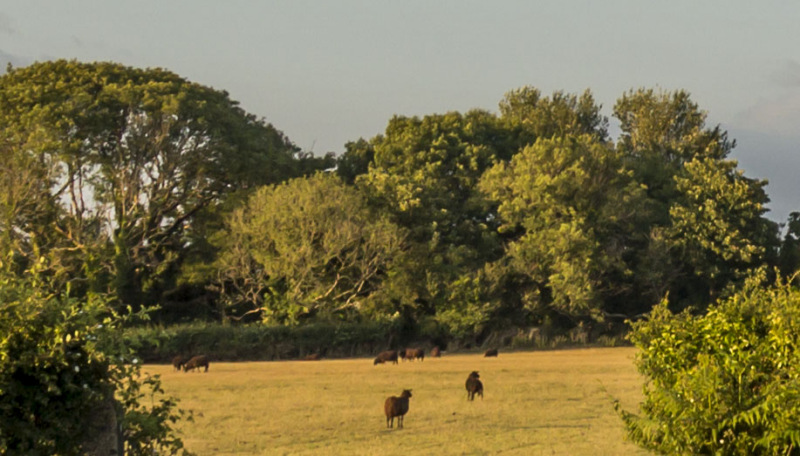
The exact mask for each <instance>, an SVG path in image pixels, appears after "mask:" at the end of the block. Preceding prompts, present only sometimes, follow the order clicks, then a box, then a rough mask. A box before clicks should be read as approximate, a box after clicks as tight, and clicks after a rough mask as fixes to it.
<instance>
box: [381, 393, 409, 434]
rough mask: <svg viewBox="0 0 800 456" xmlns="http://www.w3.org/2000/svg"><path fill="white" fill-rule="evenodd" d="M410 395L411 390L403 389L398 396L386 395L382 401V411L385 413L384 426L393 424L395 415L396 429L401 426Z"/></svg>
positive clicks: (388, 426)
mask: <svg viewBox="0 0 800 456" xmlns="http://www.w3.org/2000/svg"><path fill="white" fill-rule="evenodd" d="M410 397H411V390H403V392H402V393H401V394H400V397H397V396H392V397H387V398H386V402H384V403H383V411H384V413H386V427H387V428H392V427H393V426H394V417H397V429H401V428H402V427H403V417H404V416H405V414H406V413H407V412H408V399H409V398H410Z"/></svg>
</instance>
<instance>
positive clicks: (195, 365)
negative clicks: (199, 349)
mask: <svg viewBox="0 0 800 456" xmlns="http://www.w3.org/2000/svg"><path fill="white" fill-rule="evenodd" d="M201 367H205V368H206V370H205V372H208V358H207V357H206V356H205V355H197V356H194V357H192V359H190V360H189V361H186V364H184V365H183V371H184V372H189V371H190V370H191V371H193V370H195V369H197V371H198V372H199V371H200V368H201Z"/></svg>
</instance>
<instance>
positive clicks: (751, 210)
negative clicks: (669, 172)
mask: <svg viewBox="0 0 800 456" xmlns="http://www.w3.org/2000/svg"><path fill="white" fill-rule="evenodd" d="M684 170H685V172H684V173H683V174H682V175H679V176H676V177H675V181H676V189H677V191H678V193H679V194H680V195H681V196H680V197H679V198H676V200H675V201H674V202H673V204H672V206H671V208H670V217H671V219H672V226H671V227H670V228H669V230H668V232H669V235H670V236H671V237H672V238H673V242H674V244H675V246H676V248H677V249H678V250H679V252H680V255H681V256H682V258H683V259H684V261H685V262H686V263H688V264H690V265H691V267H692V269H693V271H694V274H696V275H697V276H699V277H701V278H702V280H703V281H705V282H706V283H708V284H709V287H710V288H711V289H712V291H713V290H714V288H717V290H719V287H720V286H723V285H725V284H727V283H729V282H730V281H731V280H733V279H738V278H740V277H741V276H742V275H743V274H744V272H745V271H746V270H748V269H749V268H751V267H754V266H758V265H760V264H763V260H764V257H765V255H766V251H767V248H768V247H769V246H770V239H771V238H774V237H776V235H775V233H774V232H772V230H774V229H775V226H774V223H771V222H769V221H767V220H766V219H765V218H763V214H764V213H765V212H766V208H765V207H764V206H765V204H766V203H767V202H768V201H769V199H768V198H767V196H766V193H765V192H764V186H765V185H766V182H765V181H758V180H753V179H748V178H746V177H744V175H743V173H742V171H740V170H736V162H733V161H725V160H711V159H704V160H699V159H695V160H692V161H690V162H686V163H685V164H684Z"/></svg>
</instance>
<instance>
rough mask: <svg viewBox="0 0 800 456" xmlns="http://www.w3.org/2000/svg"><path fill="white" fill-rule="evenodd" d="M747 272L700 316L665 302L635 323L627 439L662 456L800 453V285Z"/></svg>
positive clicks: (626, 413) (627, 414)
mask: <svg viewBox="0 0 800 456" xmlns="http://www.w3.org/2000/svg"><path fill="white" fill-rule="evenodd" d="M761 281H762V280H761V279H760V278H755V277H754V278H751V279H750V280H748V282H747V284H746V286H745V287H744V288H743V290H742V291H740V292H738V293H737V294H735V295H733V296H731V297H730V298H727V299H725V300H721V301H720V302H719V303H717V304H716V305H715V306H712V307H711V308H710V309H709V310H708V312H707V313H706V314H705V315H701V316H693V315H691V314H690V313H689V312H687V311H684V312H682V313H679V314H673V313H672V312H670V311H669V309H668V308H667V302H666V300H665V301H664V302H662V303H661V304H660V305H658V306H656V307H655V308H654V309H653V311H652V312H651V314H650V316H649V318H648V319H647V320H645V321H641V322H637V323H635V324H634V325H633V332H632V333H631V340H632V341H633V342H634V344H635V345H636V346H637V347H638V348H639V349H640V351H639V354H638V355H637V360H636V363H637V366H638V369H639V371H640V372H641V373H642V374H643V375H644V376H645V378H646V384H645V387H644V395H645V400H644V402H643V403H642V404H641V415H636V414H634V413H631V412H629V411H625V410H621V408H620V407H619V404H617V409H618V411H619V413H620V414H621V416H622V419H623V420H624V422H625V425H626V427H627V429H628V435H629V437H630V438H631V439H632V440H633V441H634V442H636V443H638V444H639V445H640V446H642V447H644V448H647V449H650V450H653V451H656V452H659V453H662V454H728V455H733V454H742V455H745V454H746V455H759V454H798V452H800V291H798V290H796V289H793V288H791V287H790V286H789V285H785V284H778V285H774V286H769V287H766V286H763V285H762V284H761Z"/></svg>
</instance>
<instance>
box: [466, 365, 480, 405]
mask: <svg viewBox="0 0 800 456" xmlns="http://www.w3.org/2000/svg"><path fill="white" fill-rule="evenodd" d="M479 378H480V375H478V371H472V373H471V374H469V377H467V400H470V401H471V400H473V399H475V395H476V394H479V395H480V396H481V400H483V383H481V381H480V380H478V379H479Z"/></svg>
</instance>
